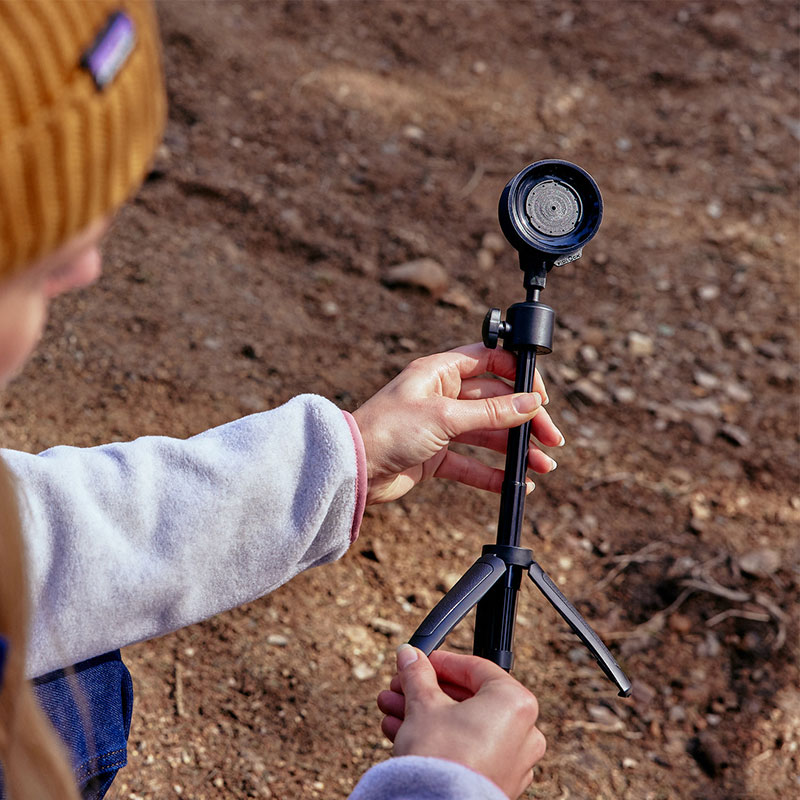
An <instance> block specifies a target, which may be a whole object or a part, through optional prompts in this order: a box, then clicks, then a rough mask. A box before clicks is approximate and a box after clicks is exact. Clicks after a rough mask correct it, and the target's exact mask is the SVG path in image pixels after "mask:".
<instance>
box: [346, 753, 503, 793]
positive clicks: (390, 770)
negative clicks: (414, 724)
mask: <svg viewBox="0 0 800 800" xmlns="http://www.w3.org/2000/svg"><path fill="white" fill-rule="evenodd" d="M349 800H508V796H507V795H506V794H505V792H503V791H502V790H501V789H500V788H499V787H498V786H497V785H496V784H494V783H492V781H490V780H489V779H488V778H486V777H484V776H483V775H480V774H478V773H477V772H473V771H472V770H471V769H467V767H464V766H462V765H461V764H456V763H454V762H452V761H444V760H442V759H440V758H425V757H423V756H401V757H399V758H390V759H389V760H388V761H384V762H382V763H381V764H378V765H376V766H374V767H372V769H370V770H368V771H367V772H365V773H364V775H363V777H362V778H361V780H360V781H359V782H358V785H357V786H356V788H355V789H354V790H353V793H352V794H351V795H350V797H349Z"/></svg>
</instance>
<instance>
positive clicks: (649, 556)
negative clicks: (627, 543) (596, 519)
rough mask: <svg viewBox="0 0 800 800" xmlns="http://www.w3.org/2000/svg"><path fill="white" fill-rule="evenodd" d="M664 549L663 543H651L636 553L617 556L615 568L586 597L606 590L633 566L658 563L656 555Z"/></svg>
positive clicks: (613, 559) (614, 559)
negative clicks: (650, 562) (657, 551)
mask: <svg viewBox="0 0 800 800" xmlns="http://www.w3.org/2000/svg"><path fill="white" fill-rule="evenodd" d="M663 547H664V545H663V542H650V543H649V544H646V545H645V546H644V547H642V548H640V549H639V550H637V551H636V552H635V553H627V554H625V555H622V556H615V557H614V558H612V559H611V560H612V561H616V562H617V566H616V567H614V568H613V569H612V570H611V571H610V572H609V573H608V574H607V575H606V576H605V578H602V579H601V580H599V581H598V582H597V583H596V584H595V585H594V586H593V587H592V588H591V589H590V590H589V591H588V592H587V593H586V594H585V595H584V597H589V596H591V595H593V594H594V593H595V592H599V591H600V590H601V589H605V588H606V586H608V585H609V584H610V583H611V582H612V581H613V580H614V579H615V578H616V577H617V576H618V575H619V574H621V573H622V572H624V571H625V570H626V569H627V568H628V567H629V566H630V565H631V564H644V563H647V562H649V561H657V560H658V558H657V557H656V556H655V555H654V553H655V551H656V550H662V549H663Z"/></svg>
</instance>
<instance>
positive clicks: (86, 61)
mask: <svg viewBox="0 0 800 800" xmlns="http://www.w3.org/2000/svg"><path fill="white" fill-rule="evenodd" d="M135 43H136V26H135V25H134V24H133V20H132V19H131V18H130V17H129V16H128V15H127V14H124V13H123V12H122V11H115V12H114V13H113V14H112V15H111V16H110V17H109V18H108V22H106V24H105V26H104V27H103V30H101V31H100V33H98V34H97V36H96V37H95V40H94V42H92V46H91V47H90V48H89V49H88V50H87V51H86V52H85V53H84V54H83V57H82V58H81V66H82V67H84V68H85V69H87V70H88V71H89V74H90V75H91V76H92V78H94V83H95V86H97V88H98V89H104V88H105V87H106V86H108V84H109V83H111V81H113V80H114V78H115V77H116V76H117V73H118V72H119V71H120V69H122V65H123V64H124V63H125V61H126V60H127V58H128V56H129V55H130V54H131V50H133V45H134V44H135Z"/></svg>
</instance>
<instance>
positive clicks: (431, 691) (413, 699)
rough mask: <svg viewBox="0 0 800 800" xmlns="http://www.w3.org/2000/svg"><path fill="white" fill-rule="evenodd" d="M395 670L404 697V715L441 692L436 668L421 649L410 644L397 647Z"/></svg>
mask: <svg viewBox="0 0 800 800" xmlns="http://www.w3.org/2000/svg"><path fill="white" fill-rule="evenodd" d="M397 672H398V675H399V677H400V687H401V689H402V692H403V695H404V696H405V699H406V716H408V714H410V713H412V712H413V710H414V708H415V707H419V705H421V704H424V703H429V702H430V701H431V700H432V699H433V698H434V697H435V696H436V695H438V694H440V693H441V691H442V690H441V689H440V688H439V681H438V679H437V677H436V670H434V668H433V665H432V664H431V662H430V661H429V660H428V657H427V656H426V655H425V653H423V652H422V650H419V649H418V648H416V647H412V646H411V645H410V644H401V645H400V647H398V648H397Z"/></svg>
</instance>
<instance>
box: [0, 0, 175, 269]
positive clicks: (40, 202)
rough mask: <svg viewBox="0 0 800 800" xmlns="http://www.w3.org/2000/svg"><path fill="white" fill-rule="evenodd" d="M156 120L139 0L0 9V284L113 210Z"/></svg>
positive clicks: (151, 14) (161, 107) (29, 0)
mask: <svg viewBox="0 0 800 800" xmlns="http://www.w3.org/2000/svg"><path fill="white" fill-rule="evenodd" d="M165 116H166V100H165V95H164V85H163V77H162V72H161V59H160V49H159V40H158V31H157V27H156V19H155V11H154V8H153V6H152V3H151V2H150V1H149V0H0V280H2V279H3V278H7V277H9V276H11V275H13V274H15V273H18V272H20V271H21V270H22V269H23V268H24V267H26V266H27V265H29V264H31V263H32V262H34V261H36V260H38V259H40V258H42V257H43V256H46V255H48V254H49V253H51V252H53V251H55V250H57V249H58V248H59V247H60V246H61V245H63V244H65V243H66V242H67V241H69V240H70V239H71V238H73V237H74V236H75V235H76V234H78V233H80V232H81V231H83V230H84V229H85V228H86V227H88V226H89V225H90V224H91V223H93V222H95V221H97V220H99V219H101V218H103V217H105V216H107V215H109V214H111V213H112V212H113V211H115V210H116V209H117V208H118V207H119V206H120V205H121V204H122V203H123V202H124V201H125V199H126V198H127V197H128V196H129V195H130V194H131V193H132V192H133V191H134V190H135V189H136V188H137V187H138V186H139V184H140V183H141V181H142V179H143V177H144V175H145V171H146V170H147V168H148V165H149V163H150V161H151V159H152V157H153V154H154V152H155V149H156V147H157V146H158V143H159V141H160V139H161V135H162V132H163V128H164V120H165Z"/></svg>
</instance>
